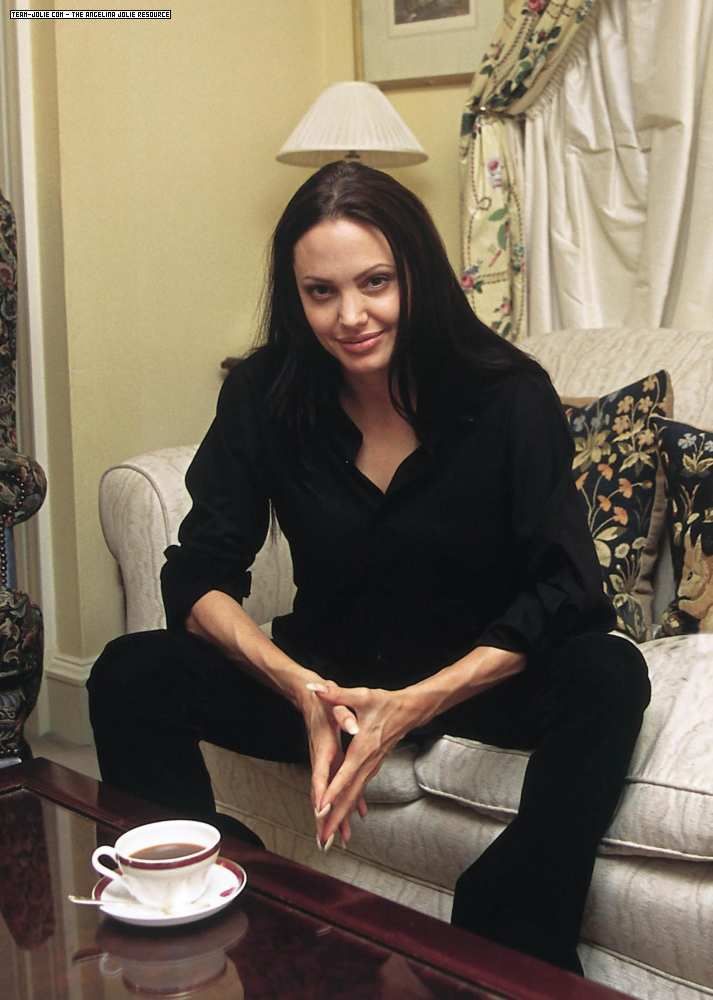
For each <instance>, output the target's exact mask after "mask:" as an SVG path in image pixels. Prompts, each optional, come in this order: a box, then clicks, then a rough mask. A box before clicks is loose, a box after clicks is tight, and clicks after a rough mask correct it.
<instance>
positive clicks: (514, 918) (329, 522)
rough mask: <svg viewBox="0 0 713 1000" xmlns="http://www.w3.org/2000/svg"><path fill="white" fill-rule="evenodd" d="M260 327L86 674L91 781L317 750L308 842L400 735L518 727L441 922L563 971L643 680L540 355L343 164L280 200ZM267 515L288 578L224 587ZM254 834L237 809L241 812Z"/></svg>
mask: <svg viewBox="0 0 713 1000" xmlns="http://www.w3.org/2000/svg"><path fill="white" fill-rule="evenodd" d="M266 301H267V308H266V315H265V329H264V343H263V345H262V346H261V347H259V348H258V349H257V350H255V351H254V352H253V353H252V354H250V355H249V356H248V357H246V358H245V359H244V360H243V361H242V362H240V363H239V364H238V365H237V366H236V367H235V369H234V370H233V371H232V372H231V373H230V375H229V376H228V378H227V379H226V381H225V384H224V386H223V389H222V391H221V394H220V399H219V402H218V408H217V414H216V417H215V420H214V421H213V423H212V425H211V427H210V429H209V431H208V433H207V435H206V437H205V439H204V441H203V443H202V445H201V446H200V448H199V449H198V452H197V454H196V456H195V459H194V461H193V463H192V464H191V467H190V469H189V471H188V474H187V477H186V481H187V486H188V489H189V491H190V493H191V497H192V500H193V506H192V509H191V511H190V513H189V514H188V515H187V517H186V518H185V520H184V522H183V524H182V526H181V529H180V533H179V544H178V545H173V546H171V547H170V548H169V549H168V550H167V552H166V564H165V566H164V568H163V572H162V586H163V595H164V603H165V607H166V616H167V622H168V628H167V630H166V631H157V632H145V633H139V634H136V635H129V636H123V637H121V638H119V639H116V640H114V642H112V643H110V644H109V645H108V646H107V648H106V650H105V652H104V653H103V655H102V656H101V657H100V659H99V660H98V661H97V663H96V665H95V667H94V670H93V672H92V676H91V679H90V681H89V691H90V708H91V717H92V724H93V726H94V732H95V737H96V744H97V751H98V755H99V762H100V767H101V771H102V775H103V777H104V778H105V780H107V781H110V782H112V783H113V784H115V785H117V786H119V787H121V788H126V789H129V790H130V791H132V792H134V793H137V794H140V795H142V796H144V797H145V798H148V799H151V800H153V801H156V802H159V803H165V804H166V805H169V806H170V807H171V808H172V809H174V810H175V811H176V812H178V813H181V814H184V815H193V816H199V817H206V818H212V819H213V821H217V820H216V817H215V807H214V802H213V798H212V794H211V788H210V781H209V778H208V774H207V772H206V769H205V766H204V764H203V760H202V757H201V754H200V751H199V748H198V742H199V740H201V739H206V740H209V741H211V742H214V743H217V744H219V745H221V746H225V747H229V748H233V749H235V750H238V751H239V752H241V753H243V754H247V755H251V756H256V757H262V758H267V759H270V760H278V761H295V762H297V761H304V762H305V763H310V764H311V773H312V786H311V787H312V800H313V805H314V811H315V823H316V831H317V841H318V844H319V845H320V847H321V848H322V849H324V850H327V849H328V848H329V846H330V845H331V843H332V840H333V838H334V836H335V835H336V834H339V835H340V836H341V839H342V841H343V842H344V843H347V842H348V841H349V838H350V833H351V828H350V823H351V821H352V818H353V814H354V813H355V812H357V813H359V814H361V816H362V817H364V816H365V815H366V811H367V810H366V805H365V801H364V793H365V789H366V786H367V784H368V782H369V780H370V778H371V777H373V775H374V774H375V773H376V772H377V770H378V769H379V767H380V766H381V764H382V762H383V760H384V758H385V756H386V754H387V753H388V752H389V751H390V750H391V749H392V748H393V747H394V746H395V745H396V744H397V743H398V742H399V741H400V740H402V739H403V738H405V737H407V736H408V737H409V739H412V740H413V739H417V740H418V739H424V740H425V739H433V738H435V737H437V736H439V735H442V734H443V733H450V734H454V735H461V736H466V737H470V738H472V739H477V740H480V741H483V742H486V743H489V744H494V745H497V746H504V747H511V748H521V749H524V750H525V749H527V750H529V749H532V750H533V751H534V752H533V754H532V756H531V758H530V762H529V765H528V769H527V773H526V777H525V782H524V787H523V790H522V798H521V802H520V810H519V813H518V815H517V817H516V818H515V819H514V820H513V821H512V822H511V824H510V825H509V827H508V828H507V829H506V830H505V831H504V832H503V833H502V834H501V835H500V836H499V837H498V838H497V839H496V840H495V841H494V842H493V843H492V844H491V845H490V847H489V848H488V849H487V850H486V851H485V852H484V853H483V854H482V855H481V856H480V857H479V858H478V859H477V860H474V862H473V864H472V865H471V866H470V867H469V868H468V869H467V870H466V871H465V872H464V873H463V874H462V875H461V877H460V878H459V879H458V882H457V884H456V887H455V898H454V906H453V922H454V923H455V924H457V925H459V926H461V927H465V928H469V929H471V930H473V931H476V932H478V933H479V934H482V935H484V936H486V937H489V938H491V939H493V940H496V941H498V942H501V943H504V944H506V945H510V946H511V947H514V948H517V949H520V950H522V951H524V952H527V953H529V954H532V955H536V956H539V957H541V958H544V959H546V960H549V961H551V962H553V963H555V964H557V965H560V966H562V967H564V968H567V969H572V970H576V971H581V966H580V964H579V961H578V958H577V953H576V945H577V939H578V933H579V927H580V922H581V917H582V911H583V907H584V902H585V898H586V894H587V890H588V887H589V882H590V879H591V875H592V867H593V863H594V858H595V852H596V848H597V844H598V842H599V840H600V839H601V837H602V835H603V834H604V831H605V829H606V827H607V825H608V824H609V821H610V819H611V817H612V813H613V811H614V808H615V806H616V803H617V800H618V797H619V794H620V792H621V788H622V784H623V781H624V777H625V775H626V769H627V765H628V762H629V759H630V756H631V753H632V750H633V746H634V743H635V741H636V737H637V734H638V732H639V728H640V725H641V720H642V715H643V712H644V709H645V707H646V705H647V703H648V698H649V684H648V677H647V672H646V666H645V663H644V660H643V658H642V657H641V655H640V653H639V652H638V650H637V649H636V648H635V647H634V646H633V645H632V644H631V643H630V642H628V641H627V640H625V639H622V638H618V637H616V636H612V635H608V634H607V632H608V630H609V629H610V628H611V627H612V625H613V615H612V611H611V607H610V605H609V602H608V600H607V598H606V597H605V595H604V593H603V590H602V582H601V576H600V570H599V566H598V563H597V559H596V556H595V553H594V548H593V544H592V541H591V538H590V537H589V534H588V529H587V524H586V520H585V515H584V511H583V509H582V508H581V506H580V503H581V501H580V499H579V497H578V495H577V493H576V490H575V486H574V482H573V477H572V473H571V458H572V443H571V440H570V435H569V432H568V428H567V425H566V421H565V419H564V416H563V413H562V410H561V407H560V405H559V401H558V399H557V396H556V394H555V392H554V390H553V388H552V385H551V383H550V381H549V378H548V376H547V375H546V373H545V372H544V371H543V370H542V369H541V368H540V366H539V365H538V364H537V363H536V362H535V361H533V360H532V359H530V358H529V357H527V356H526V355H525V354H523V353H522V352H520V351H519V350H517V349H516V348H515V347H514V346H513V345H512V344H509V343H507V342H506V341H503V340H502V339H501V338H499V337H498V336H497V335H496V334H494V333H493V332H492V331H491V330H490V329H488V328H487V327H486V326H484V325H483V324H482V323H481V322H480V321H479V320H478V319H477V318H476V316H475V315H474V314H473V312H472V310H471V308H470V306H469V304H468V302H467V300H466V298H465V296H464V294H463V292H462V290H461V288H460V286H459V284H458V280H457V278H456V277H455V275H454V274H453V271H452V269H451V268H450V265H449V263H448V260H447V257H446V254H445V250H444V248H443V245H442V243H441V241H440V238H439V236H438V234H437V232H436V230H435V228H434V226H433V223H432V221H431V219H430V217H429V215H428V213H427V211H426V209H425V208H424V207H423V205H422V204H421V203H420V201H419V200H418V199H417V198H416V197H415V196H414V195H413V194H411V193H410V192H409V191H408V190H407V189H405V188H404V187H402V186H401V185H400V184H399V183H397V182H396V181H395V180H393V179H391V178H390V177H389V176H388V175H386V174H384V173H381V172H379V171H376V170H372V169H369V168H368V167H365V166H362V165H360V164H354V163H335V164H331V165H329V166H327V167H324V168H323V169H322V170H320V171H319V172H317V173H316V174H314V176H312V177H311V178H310V179H309V180H308V181H307V182H306V183H305V184H304V185H303V186H302V187H301V188H300V189H299V190H298V191H297V192H296V194H295V195H294V196H293V198H292V199H291V201H290V202H289V204H288V205H287V208H286V209H285V211H284V213H283V215H282V218H281V219H280V221H279V222H278V225H277V228H276V230H275V233H274V238H273V245H272V261H271V270H270V278H269V285H268V295H267V300H266ZM271 514H272V515H273V516H274V517H276V518H277V520H279V524H280V527H281V529H282V531H284V533H285V535H286V536H287V538H288V540H289V543H290V547H291V552H292V560H293V565H294V574H295V582H296V585H297V594H296V597H295V602H294V609H293V611H292V613H291V614H289V615H285V616H283V617H281V618H277V619H275V621H274V622H273V624H272V639H270V638H268V636H267V635H266V634H265V633H264V632H263V631H261V629H260V628H258V626H257V625H256V624H255V623H254V622H253V621H252V620H251V619H250V618H249V617H248V615H247V614H246V613H245V612H244V611H243V610H242V607H241V603H240V602H241V600H242V599H243V598H244V597H245V596H246V595H247V594H248V593H249V589H250V574H249V567H250V566H251V564H252V562H253V559H254V557H255V554H256V552H257V551H258V550H259V549H260V547H261V546H262V544H263V542H264V540H265V537H266V535H267V531H268V527H269V523H270V518H271ZM246 835H247V836H249V835H250V834H249V832H246Z"/></svg>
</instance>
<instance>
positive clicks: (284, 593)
mask: <svg viewBox="0 0 713 1000" xmlns="http://www.w3.org/2000/svg"><path fill="white" fill-rule="evenodd" d="M195 450H196V448H195V446H184V447H179V448H163V449H161V450H160V451H154V452H149V453H147V454H144V455H137V456H135V457H134V458H130V459H127V461H126V462H121V463H120V464H118V465H115V466H112V467H111V468H110V469H108V470H107V471H106V472H105V473H104V475H103V476H102V479H101V483H100V486H99V514H100V518H101V525H102V531H103V532H104V538H105V540H106V543H107V546H108V548H109V551H110V552H111V553H112V555H113V556H114V558H115V559H116V561H117V563H118V565H119V569H120V572H121V581H122V586H123V589H124V598H125V609H126V622H125V627H126V631H127V632H141V631H145V630H147V629H154V628H164V627H165V624H166V620H165V616H164V611H163V602H162V600H161V585H160V572H161V567H162V566H163V563H164V556H163V553H164V550H165V549H166V547H167V546H168V545H171V544H172V543H174V542H175V541H176V538H177V536H178V528H179V526H180V524H181V521H182V520H183V518H184V516H185V514H186V513H187V512H188V509H189V506H190V498H189V496H188V492H187V490H186V486H185V474H186V469H187V468H188V465H189V463H190V461H191V459H192V458H193V455H194V454H195ZM293 594H294V584H293V582H292V560H291V558H290V552H289V547H288V545H287V542H286V540H285V539H284V537H283V536H282V535H279V536H278V538H277V539H276V541H275V542H273V541H272V540H271V539H270V538H269V537H268V539H267V541H266V542H265V545H264V546H263V548H262V549H261V551H260V552H259V553H258V555H257V557H256V559H255V563H254V565H253V567H252V591H251V594H250V596H249V597H248V598H247V599H246V601H245V603H244V606H245V610H246V611H247V612H248V614H250V615H251V616H252V617H253V618H254V619H255V621H257V622H258V623H262V622H266V621H271V620H272V619H273V618H274V617H275V615H279V614H285V613H286V612H288V611H289V610H290V609H291V607H292V597H293Z"/></svg>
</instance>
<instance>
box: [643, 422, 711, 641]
mask: <svg viewBox="0 0 713 1000" xmlns="http://www.w3.org/2000/svg"><path fill="white" fill-rule="evenodd" d="M654 427H655V429H656V432H657V437H658V445H659V452H660V454H661V460H662V465H663V469H664V473H665V480H666V493H667V496H668V511H667V528H668V533H669V544H670V547H671V558H672V561H673V572H674V583H675V587H676V596H675V598H674V600H673V601H672V602H671V604H670V605H669V606H668V608H667V609H666V611H665V612H664V614H663V616H662V622H661V624H662V632H663V634H664V635H680V634H682V633H686V632H698V631H702V632H713V431H702V430H699V429H698V428H697V427H692V426H691V425H690V424H682V423H679V422H678V421H674V420H663V419H660V420H656V421H654Z"/></svg>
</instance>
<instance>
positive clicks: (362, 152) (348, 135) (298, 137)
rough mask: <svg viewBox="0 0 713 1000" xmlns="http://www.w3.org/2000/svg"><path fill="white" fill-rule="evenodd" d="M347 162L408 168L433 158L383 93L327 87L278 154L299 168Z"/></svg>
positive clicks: (368, 86)
mask: <svg viewBox="0 0 713 1000" xmlns="http://www.w3.org/2000/svg"><path fill="white" fill-rule="evenodd" d="M343 158H346V159H358V160H360V161H361V162H362V163H366V164H367V165H368V166H370V167H403V166H407V165H409V164H413V163H423V161H424V160H427V159H428V156H427V155H426V153H425V152H424V151H423V147H422V146H421V144H420V142H419V141H418V139H417V138H416V136H415V135H414V134H413V132H412V131H411V129H410V128H409V127H408V126H407V125H406V124H405V122H404V121H403V120H402V118H401V116H400V115H399V113H398V111H397V110H396V108H395V107H394V106H393V104H392V103H391V102H390V101H389V100H387V98H386V97H384V95H383V94H382V93H381V91H380V90H379V88H378V87H376V86H374V84H373V83H363V82H360V81H357V82H345V83H334V84H332V86H331V87H327V89H326V90H325V91H323V92H322V93H321V94H320V95H319V97H318V98H317V100H316V101H315V102H314V104H313V105H312V107H311V108H310V109H309V111H308V112H307V114H306V115H305V116H304V118H303V119H302V121H301V122H300V123H299V125H298V126H297V128H296V129H295V130H294V132H293V133H292V135H291V136H290V137H289V139H288V140H287V142H286V143H285V145H284V146H283V147H282V149H281V150H280V152H279V153H278V154H277V159H278V160H279V161H280V162H281V163H291V164H293V165H294V166H300V167H321V166H324V164H325V163H331V162H332V161H333V160H340V159H343Z"/></svg>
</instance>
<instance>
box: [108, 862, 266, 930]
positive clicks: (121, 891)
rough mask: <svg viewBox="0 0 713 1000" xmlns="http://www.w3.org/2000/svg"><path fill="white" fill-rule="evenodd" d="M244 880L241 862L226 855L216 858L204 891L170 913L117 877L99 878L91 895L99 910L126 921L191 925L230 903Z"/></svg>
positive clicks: (166, 925)
mask: <svg viewBox="0 0 713 1000" xmlns="http://www.w3.org/2000/svg"><path fill="white" fill-rule="evenodd" d="M247 880H248V877H247V875H246V874H245V869H244V868H243V867H242V865H239V864H237V863H236V862H235V861H230V860H229V859H228V858H218V860H217V861H216V863H215V864H214V865H213V867H212V868H211V869H210V871H209V873H208V883H207V885H206V888H205V891H204V892H203V894H202V895H201V896H199V897H198V899H196V900H195V902H193V903H189V904H187V905H186V906H185V907H182V908H181V909H180V910H175V911H173V912H171V913H164V911H163V910H157V909H155V908H154V907H152V906H146V905H145V904H144V903H140V902H139V901H138V899H134V897H133V896H132V895H131V894H130V893H129V891H128V890H127V889H126V887H125V886H124V885H122V883H121V880H120V879H108V878H102V879H100V880H99V881H98V882H97V884H96V885H95V886H94V888H93V889H92V897H93V898H94V899H101V901H102V905H101V906H100V907H99V909H100V910H101V911H102V913H106V914H107V915H108V916H110V917H114V919H115V920H121V921H123V922H124V923H126V924H138V925H139V926H140V927H177V926H178V925H179V924H192V923H193V921H194V920H205V918H206V917H211V916H213V914H214V913H218V912H219V910H222V909H224V907H226V906H229V905H230V903H232V902H233V900H234V899H235V897H236V896H238V895H239V894H240V893H241V892H242V891H243V889H244V888H245V885H246V883H247Z"/></svg>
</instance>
